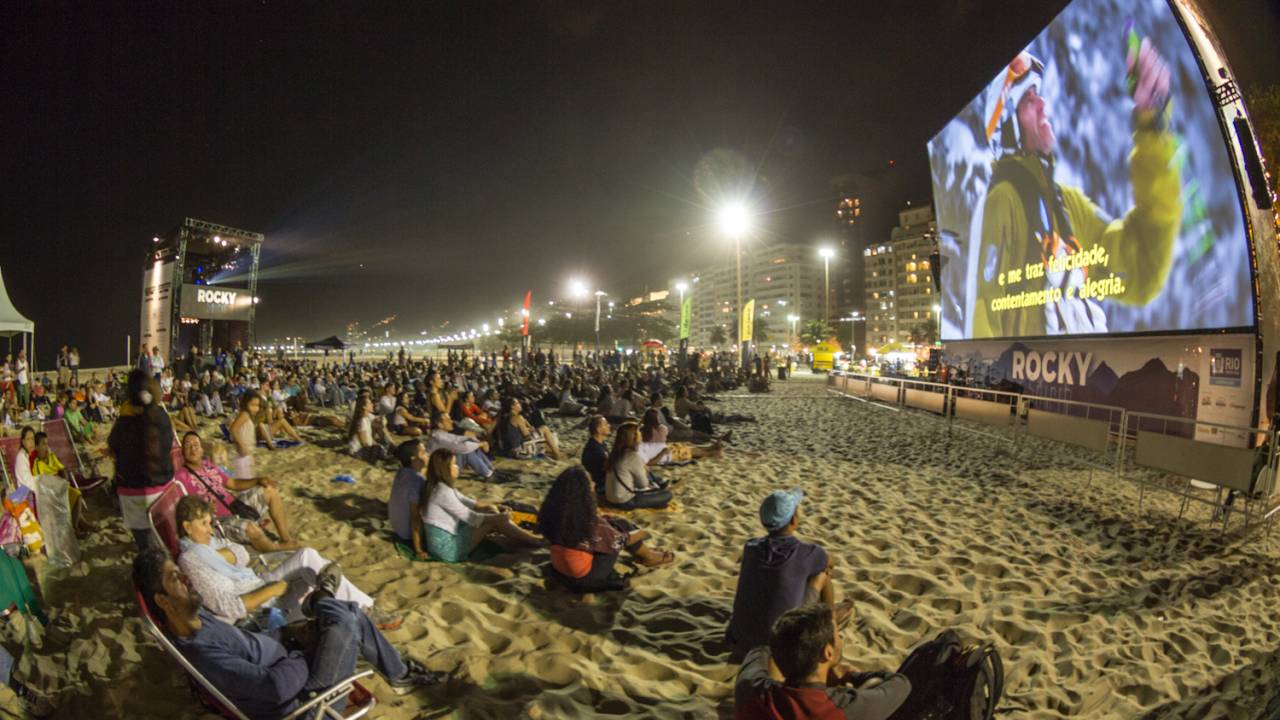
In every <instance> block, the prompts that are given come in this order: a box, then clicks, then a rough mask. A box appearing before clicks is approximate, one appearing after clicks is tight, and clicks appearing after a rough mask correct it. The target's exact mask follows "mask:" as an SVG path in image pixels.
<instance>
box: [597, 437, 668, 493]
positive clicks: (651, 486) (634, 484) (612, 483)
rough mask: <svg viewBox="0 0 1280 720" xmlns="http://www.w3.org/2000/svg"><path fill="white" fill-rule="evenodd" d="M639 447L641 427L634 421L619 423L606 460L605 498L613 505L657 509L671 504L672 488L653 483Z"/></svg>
mask: <svg viewBox="0 0 1280 720" xmlns="http://www.w3.org/2000/svg"><path fill="white" fill-rule="evenodd" d="M639 447H640V426H639V425H637V424H635V423H634V422H631V421H627V422H624V423H622V424H621V425H619V426H618V431H617V433H616V434H615V435H614V438H613V449H612V450H610V451H609V459H608V462H607V463H605V500H606V502H607V504H608V505H609V506H610V507H614V508H618V509H620V510H633V509H637V508H651V509H656V508H665V507H666V506H667V505H669V504H670V503H671V491H670V490H667V489H666V488H663V487H659V486H658V485H657V484H656V483H655V482H654V479H653V476H651V475H650V474H649V471H648V469H647V468H646V466H645V460H644V458H643V457H642V456H641V455H640V452H639Z"/></svg>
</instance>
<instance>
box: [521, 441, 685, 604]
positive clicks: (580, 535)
mask: <svg viewBox="0 0 1280 720" xmlns="http://www.w3.org/2000/svg"><path fill="white" fill-rule="evenodd" d="M538 529H539V531H540V532H542V535H543V537H544V538H546V541H547V542H548V543H550V544H551V567H552V569H553V570H554V571H555V572H556V573H558V574H559V575H560V577H561V578H563V579H564V580H565V582H566V583H567V584H568V585H569V587H570V588H572V589H574V590H577V591H579V592H595V591H599V590H608V589H620V583H619V580H620V578H619V577H618V575H617V573H616V572H615V570H614V566H615V565H616V564H617V561H618V555H619V554H621V553H622V551H623V550H626V551H627V552H628V553H629V554H630V555H631V556H632V557H634V558H635V559H636V561H637V562H639V563H640V564H641V565H643V566H645V567H649V568H654V567H661V566H663V565H670V564H671V563H672V562H674V561H675V554H674V553H672V552H670V551H668V550H659V549H656V548H652V547H648V546H646V545H645V541H646V540H648V539H649V537H650V536H649V532H648V531H647V530H641V529H639V528H637V527H636V526H635V525H634V524H633V523H631V522H630V521H628V520H626V519H625V518H621V517H617V516H616V515H601V514H600V513H599V512H598V510H597V507H596V497H595V492H593V490H592V486H591V476H590V475H588V474H587V471H586V468H584V467H582V466H581V465H577V466H574V467H571V468H568V469H567V470H565V471H564V472H562V473H560V475H559V476H558V477H556V480H555V482H554V483H552V485H551V489H550V490H548V491H547V496H546V498H545V499H544V500H543V501H542V508H541V509H539V510H538Z"/></svg>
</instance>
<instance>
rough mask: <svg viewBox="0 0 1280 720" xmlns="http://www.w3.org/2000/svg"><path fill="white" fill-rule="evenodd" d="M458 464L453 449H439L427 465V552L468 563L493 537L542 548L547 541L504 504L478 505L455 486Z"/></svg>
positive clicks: (442, 557) (440, 557) (441, 558)
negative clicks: (519, 521) (522, 524)
mask: <svg viewBox="0 0 1280 720" xmlns="http://www.w3.org/2000/svg"><path fill="white" fill-rule="evenodd" d="M457 479H458V463H457V462H456V461H455V460H454V458H453V453H452V452H451V451H449V450H436V451H435V452H433V453H431V458H430V460H428V462H427V484H426V486H425V487H424V488H423V493H422V494H423V495H424V496H425V497H426V498H427V502H426V509H425V510H423V525H424V526H425V527H426V531H427V552H429V553H431V555H432V557H434V558H436V559H437V560H442V561H444V562H451V563H452V562H460V561H462V560H465V559H466V557H467V556H468V555H470V554H471V551H472V550H475V549H476V546H477V545H479V544H480V541H482V540H484V539H485V538H486V537H488V536H489V535H501V536H503V537H506V538H508V539H510V540H513V541H514V542H516V543H517V544H519V545H521V546H523V547H531V548H534V547H542V546H543V544H544V543H543V540H542V538H540V537H538V536H537V535H535V534H533V533H531V532H529V531H527V530H525V529H523V528H521V527H520V526H519V525H516V524H515V523H513V522H512V521H511V513H510V511H509V510H508V509H507V508H506V507H505V506H503V505H493V504H490V503H482V502H476V501H475V500H472V499H471V498H469V497H467V496H466V495H463V494H462V493H461V492H458V490H457V488H455V487H454V486H453V483H454V481H455V480H457Z"/></svg>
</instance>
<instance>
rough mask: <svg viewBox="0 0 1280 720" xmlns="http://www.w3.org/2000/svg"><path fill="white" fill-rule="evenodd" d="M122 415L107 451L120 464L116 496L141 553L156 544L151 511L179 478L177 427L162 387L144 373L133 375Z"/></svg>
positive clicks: (112, 432) (117, 420)
mask: <svg viewBox="0 0 1280 720" xmlns="http://www.w3.org/2000/svg"><path fill="white" fill-rule="evenodd" d="M126 394H127V396H128V399H127V400H126V401H125V403H124V404H123V405H121V406H120V415H119V417H117V418H116V423H115V425H113V426H112V427H111V435H110V436H109V437H108V438H107V447H109V448H110V449H111V454H112V455H113V456H114V457H115V460H116V478H115V480H116V493H117V494H118V495H119V496H120V511H121V514H123V515H124V524H125V527H127V528H129V530H130V531H132V532H133V539H134V542H136V543H137V545H138V549H139V550H144V549H146V548H147V547H148V546H149V545H150V544H151V542H152V539H151V538H152V534H151V520H150V518H149V517H148V516H147V508H149V507H150V506H151V503H153V502H155V499H156V498H157V497H159V496H160V493H161V492H163V491H164V486H165V485H167V484H168V483H169V481H170V480H172V479H173V456H172V450H173V425H172V424H170V422H169V413H167V412H165V411H164V406H163V405H162V404H161V402H160V383H159V382H157V381H156V379H155V377H153V376H151V375H149V374H148V373H146V372H144V371H143V370H141V369H136V370H133V371H131V372H130V373H129V379H128V381H127V391H126Z"/></svg>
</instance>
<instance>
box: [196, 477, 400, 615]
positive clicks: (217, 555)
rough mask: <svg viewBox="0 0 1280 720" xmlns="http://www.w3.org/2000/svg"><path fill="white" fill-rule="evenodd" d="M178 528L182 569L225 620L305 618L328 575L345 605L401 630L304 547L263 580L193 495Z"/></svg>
mask: <svg viewBox="0 0 1280 720" xmlns="http://www.w3.org/2000/svg"><path fill="white" fill-rule="evenodd" d="M174 525H176V526H177V530H178V538H179V540H178V544H179V547H180V548H181V554H180V555H179V556H178V565H179V566H180V567H181V568H182V571H183V572H184V573H186V575H187V577H188V578H190V580H191V583H192V586H193V587H195V589H196V590H197V591H199V592H200V595H201V596H203V597H204V605H205V607H206V608H208V609H209V611H210V612H212V613H213V614H214V615H217V616H218V617H219V618H220V619H222V620H225V621H227V622H232V623H234V622H239V621H241V620H243V619H245V618H246V617H248V616H249V615H250V613H253V612H254V611H256V610H258V609H259V608H262V607H274V608H279V609H280V610H281V611H283V612H284V613H285V615H286V616H288V617H289V619H290V620H291V621H293V620H298V619H301V618H302V617H303V616H304V615H306V614H307V613H306V608H307V607H309V602H310V596H311V595H312V593H313V591H314V590H315V589H316V588H318V587H321V586H323V584H324V583H322V582H321V578H324V577H325V576H326V575H327V576H329V577H330V579H332V580H333V589H331V590H330V592H331V593H332V594H333V595H334V596H335V597H337V598H338V599H339V600H345V601H349V602H353V603H355V604H356V605H358V606H360V609H362V610H364V611H365V612H366V613H368V614H369V616H370V617H371V618H373V621H374V622H375V623H376V624H377V625H378V628H379V629H381V630H392V629H395V628H397V627H399V626H400V622H401V619H400V618H398V617H394V616H391V615H388V614H386V613H383V612H381V611H379V610H376V609H375V608H374V607H373V598H371V597H369V596H368V595H366V594H365V593H363V592H361V591H360V589H359V588H357V587H356V586H355V585H352V584H351V582H350V581H348V580H347V579H346V578H344V577H342V571H341V569H339V568H338V566H337V565H336V564H334V563H331V562H329V561H328V560H326V559H325V558H323V557H321V555H320V553H318V552H316V551H315V550H312V549H311V548H302V549H301V550H299V551H297V552H295V553H293V555H291V556H290V557H289V558H288V559H286V560H285V561H284V562H282V563H280V565H278V566H276V567H275V568H272V569H271V570H269V571H267V572H265V573H263V574H261V575H258V574H257V573H255V572H254V571H253V570H251V569H249V567H248V565H249V553H248V552H247V551H246V550H245V549H244V546H243V545H239V544H237V543H233V542H230V541H227V540H224V539H222V538H220V537H217V536H215V535H214V534H213V508H212V507H211V506H210V505H209V503H208V502H207V501H205V500H204V499H203V498H199V497H195V496H194V495H187V496H186V497H184V498H182V499H181V500H179V501H178V505H177V507H176V508H175V509H174ZM304 601H305V603H304Z"/></svg>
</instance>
